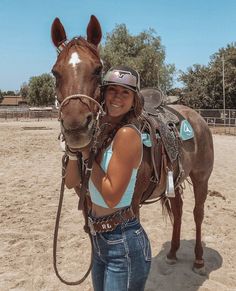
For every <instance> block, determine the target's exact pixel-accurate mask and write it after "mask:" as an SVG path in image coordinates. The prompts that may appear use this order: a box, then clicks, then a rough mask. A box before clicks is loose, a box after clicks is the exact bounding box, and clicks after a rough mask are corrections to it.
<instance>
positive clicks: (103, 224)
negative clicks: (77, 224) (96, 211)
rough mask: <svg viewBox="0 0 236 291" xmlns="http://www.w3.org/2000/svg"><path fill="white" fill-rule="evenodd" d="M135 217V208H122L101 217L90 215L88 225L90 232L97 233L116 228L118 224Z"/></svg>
mask: <svg viewBox="0 0 236 291" xmlns="http://www.w3.org/2000/svg"><path fill="white" fill-rule="evenodd" d="M133 218H135V215H134V212H133V209H132V208H131V207H128V208H126V209H121V210H118V211H116V212H115V213H113V214H111V215H107V216H103V217H99V218H92V217H91V216H89V217H88V226H89V229H90V233H91V234H92V235H96V233H102V232H108V231H112V230H114V229H115V228H116V227H117V226H118V225H120V224H123V223H126V222H128V221H129V220H131V219H133Z"/></svg>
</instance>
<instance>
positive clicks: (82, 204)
mask: <svg viewBox="0 0 236 291" xmlns="http://www.w3.org/2000/svg"><path fill="white" fill-rule="evenodd" d="M65 46H66V44H65V45H64V46H63V48H64V47H65ZM60 52H61V50H60ZM82 98H85V99H87V100H89V101H92V102H94V103H95V104H96V106H97V107H98V111H97V113H96V117H95V120H94V122H93V125H92V139H91V141H90V145H91V147H90V153H89V158H88V161H87V163H86V166H84V167H82V154H81V152H80V151H79V149H78V151H77V152H76V154H77V156H78V157H79V158H80V163H81V168H82V170H83V171H82V184H81V186H80V188H79V191H80V194H78V195H79V198H80V200H79V207H78V208H79V209H83V214H84V220H85V225H84V231H85V232H86V233H88V235H89V238H90V243H91V260H90V266H89V268H88V270H87V272H86V273H85V275H84V276H83V277H82V278H81V279H80V280H78V281H74V282H69V281H67V280H65V279H63V278H62V276H61V275H60V274H59V271H58V269H57V240H58V230H59V224H60V217H61V209H62V204H63V197H64V190H65V171H66V165H67V163H68V156H67V154H66V153H65V154H64V156H63V157H62V181H61V190H60V197H59V204H58V210H57V215H56V223H55V229H54V239H53V267H54V270H55V273H56V275H57V277H58V278H59V279H60V281H61V282H63V283H64V284H66V285H72V286H73V285H79V284H81V283H82V282H83V281H84V280H85V279H86V278H87V276H88V275H89V273H90V271H91V269H92V256H93V243H92V237H91V233H90V229H89V226H88V205H87V199H86V194H87V192H88V182H89V178H90V176H91V172H92V165H93V162H94V159H95V156H96V153H97V149H98V136H99V134H100V131H101V130H100V124H99V123H100V118H101V117H102V116H103V115H105V112H104V110H103V106H102V105H101V104H100V103H99V102H98V101H96V100H95V99H93V98H92V97H90V96H87V95H85V94H79V93H78V94H74V95H70V96H67V97H66V98H65V99H64V100H63V101H62V102H61V103H60V102H59V104H60V106H59V112H58V114H59V115H58V120H59V121H60V122H61V123H62V121H63V120H62V108H63V107H64V106H65V105H66V104H67V103H68V102H69V101H70V100H72V99H79V100H81V99H82ZM58 101H59V100H58Z"/></svg>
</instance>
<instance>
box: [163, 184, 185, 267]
mask: <svg viewBox="0 0 236 291" xmlns="http://www.w3.org/2000/svg"><path fill="white" fill-rule="evenodd" d="M170 203H171V210H172V213H173V218H174V223H173V232H172V239H171V248H170V251H169V253H168V254H167V258H166V262H167V263H168V264H175V263H176V261H177V257H176V252H177V250H178V249H179V246H180V231H181V219H182V208H183V200H182V197H181V191H180V189H179V188H177V189H176V190H175V198H170Z"/></svg>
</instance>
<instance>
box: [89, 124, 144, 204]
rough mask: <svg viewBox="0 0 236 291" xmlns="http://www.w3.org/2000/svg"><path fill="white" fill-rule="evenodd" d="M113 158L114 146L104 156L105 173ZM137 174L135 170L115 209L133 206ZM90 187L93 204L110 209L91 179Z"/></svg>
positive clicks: (102, 163) (102, 164)
mask: <svg viewBox="0 0 236 291" xmlns="http://www.w3.org/2000/svg"><path fill="white" fill-rule="evenodd" d="M130 127H131V126H130ZM132 128H135V129H136V130H137V131H138V132H139V130H138V129H137V128H136V127H134V126H132ZM139 133H140V132H139ZM111 156H112V144H111V145H110V146H109V147H108V148H107V149H106V151H105V152H104V154H103V159H102V162H101V167H102V169H103V171H104V172H107V169H108V165H109V162H110V159H111ZM141 161H142V158H141ZM140 163H141V162H140ZM137 172H138V168H137V169H133V171H132V175H131V178H130V181H129V184H128V186H127V188H126V190H125V192H124V194H123V196H122V197H121V200H120V202H119V203H118V204H117V205H116V207H114V208H121V207H126V206H129V205H130V204H131V201H132V198H133V194H134V187H135V183H136V177H137ZM121 174H122V173H118V175H121ZM88 186H89V187H88V188H89V192H90V197H91V200H92V202H93V203H94V204H97V205H99V206H102V207H104V208H109V206H108V205H107V204H106V202H105V201H104V199H103V197H102V195H101V194H100V192H99V191H98V190H97V188H96V187H95V185H94V184H93V182H92V180H91V178H90V179H89V185H88Z"/></svg>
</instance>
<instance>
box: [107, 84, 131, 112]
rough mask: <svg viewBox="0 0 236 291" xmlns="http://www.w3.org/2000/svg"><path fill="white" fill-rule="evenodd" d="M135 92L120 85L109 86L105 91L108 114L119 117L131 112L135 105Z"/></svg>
mask: <svg viewBox="0 0 236 291" xmlns="http://www.w3.org/2000/svg"><path fill="white" fill-rule="evenodd" d="M134 94H135V93H134V92H133V91H132V90H129V89H127V88H124V87H122V86H118V85H109V86H107V88H106V91H105V103H106V108H107V113H108V115H110V116H111V117H118V116H122V115H124V114H126V113H127V112H129V111H130V109H131V107H132V106H133V103H134Z"/></svg>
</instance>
